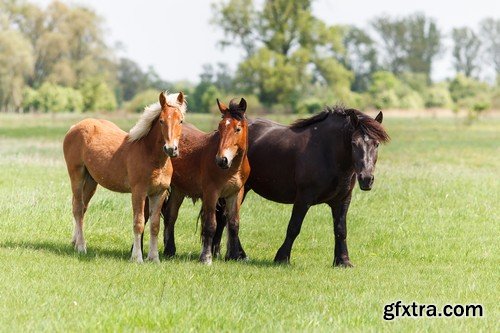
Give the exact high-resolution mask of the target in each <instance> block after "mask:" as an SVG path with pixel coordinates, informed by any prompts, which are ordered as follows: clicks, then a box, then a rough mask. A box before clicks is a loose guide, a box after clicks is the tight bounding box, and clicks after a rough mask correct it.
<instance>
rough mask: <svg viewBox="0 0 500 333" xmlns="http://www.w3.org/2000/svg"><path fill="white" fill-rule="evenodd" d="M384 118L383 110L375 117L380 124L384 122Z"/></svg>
mask: <svg viewBox="0 0 500 333" xmlns="http://www.w3.org/2000/svg"><path fill="white" fill-rule="evenodd" d="M383 119H384V115H383V114H382V111H379V113H378V115H377V116H376V117H375V120H376V121H378V122H379V123H380V124H382V120H383Z"/></svg>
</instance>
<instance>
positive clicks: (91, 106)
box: [79, 77, 116, 111]
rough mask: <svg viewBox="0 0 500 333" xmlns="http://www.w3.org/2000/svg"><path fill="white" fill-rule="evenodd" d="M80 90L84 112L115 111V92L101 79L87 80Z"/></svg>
mask: <svg viewBox="0 0 500 333" xmlns="http://www.w3.org/2000/svg"><path fill="white" fill-rule="evenodd" d="M79 90H80V92H81V94H82V96H83V111H113V110H115V109H116V99H115V95H114V94H113V91H112V90H111V89H110V88H109V87H108V85H107V84H106V83H105V82H104V81H103V80H102V79H100V78H97V77H94V78H87V79H85V80H84V81H83V82H82V84H81V86H80V87H79Z"/></svg>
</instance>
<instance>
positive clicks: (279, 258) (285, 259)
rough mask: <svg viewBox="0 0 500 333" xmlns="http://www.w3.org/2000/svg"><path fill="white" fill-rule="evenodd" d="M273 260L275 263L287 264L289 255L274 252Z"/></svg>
mask: <svg viewBox="0 0 500 333" xmlns="http://www.w3.org/2000/svg"><path fill="white" fill-rule="evenodd" d="M274 262H275V263H276V264H289V263H290V256H286V255H280V253H279V252H278V253H276V257H274Z"/></svg>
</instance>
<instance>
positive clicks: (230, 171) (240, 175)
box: [162, 98, 250, 265]
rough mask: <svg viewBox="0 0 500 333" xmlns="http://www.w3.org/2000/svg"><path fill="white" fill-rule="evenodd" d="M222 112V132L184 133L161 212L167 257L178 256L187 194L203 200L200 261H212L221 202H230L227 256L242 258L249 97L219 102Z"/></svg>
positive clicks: (188, 127) (192, 129)
mask: <svg viewBox="0 0 500 333" xmlns="http://www.w3.org/2000/svg"><path fill="white" fill-rule="evenodd" d="M217 105H218V106H219V110H220V112H221V113H222V119H221V121H220V123H219V127H218V130H217V131H215V132H212V133H210V134H207V133H204V132H202V131H200V130H198V129H197V128H196V127H194V126H193V125H189V124H186V125H185V126H184V129H183V131H182V135H181V141H180V148H179V149H180V153H179V157H178V158H176V159H175V160H174V161H173V165H174V174H173V177H172V188H171V192H170V196H169V198H168V200H167V201H166V202H165V204H164V206H163V209H162V212H163V216H164V221H165V235H171V238H168V237H167V238H165V239H164V241H165V256H167V257H168V256H172V255H174V254H175V242H174V238H173V235H174V226H175V221H176V220H177V215H178V212H179V208H180V206H181V204H182V201H183V200H184V198H185V197H186V196H188V197H190V198H192V199H193V200H195V199H202V208H201V218H202V234H201V236H202V242H203V247H202V252H201V255H200V261H201V262H202V263H205V264H208V265H210V264H211V263H212V238H213V236H214V233H215V229H216V216H215V213H216V204H217V200H219V198H222V199H224V200H225V202H226V203H227V204H226V206H225V216H226V219H227V224H228V251H227V255H226V258H227V259H239V258H240V254H239V252H238V249H239V248H240V244H239V243H237V242H239V240H238V229H239V210H240V205H241V200H242V197H243V186H244V184H245V182H246V180H247V178H248V175H249V173H250V165H249V163H248V159H247V154H246V151H247V121H246V117H245V111H246V107H247V104H246V101H245V100H244V99H243V98H242V99H241V100H240V102H239V103H237V102H235V100H232V101H231V102H230V103H229V107H227V106H226V105H225V104H224V103H221V102H219V100H217Z"/></svg>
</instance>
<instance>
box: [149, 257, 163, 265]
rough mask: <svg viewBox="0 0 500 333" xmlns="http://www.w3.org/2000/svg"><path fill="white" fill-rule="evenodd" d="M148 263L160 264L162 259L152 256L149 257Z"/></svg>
mask: <svg viewBox="0 0 500 333" xmlns="http://www.w3.org/2000/svg"><path fill="white" fill-rule="evenodd" d="M148 261H150V262H152V263H155V264H159V263H160V258H159V257H158V256H156V257H150V256H148Z"/></svg>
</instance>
